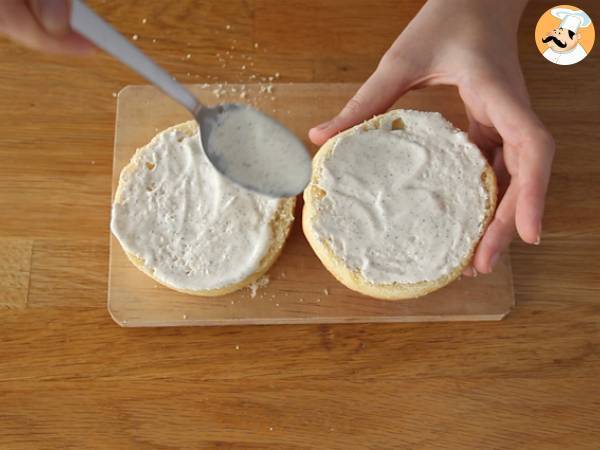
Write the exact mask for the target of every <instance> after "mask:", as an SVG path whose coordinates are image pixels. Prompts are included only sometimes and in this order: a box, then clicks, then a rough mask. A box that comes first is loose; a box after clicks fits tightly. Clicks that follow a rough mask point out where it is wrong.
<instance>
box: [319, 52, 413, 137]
mask: <svg viewBox="0 0 600 450" xmlns="http://www.w3.org/2000/svg"><path fill="white" fill-rule="evenodd" d="M409 88H410V82H409V78H408V76H407V74H405V73H397V72H396V70H393V68H392V67H389V66H388V64H385V63H380V64H379V66H378V67H377V70H375V72H373V74H372V75H371V76H370V77H369V79H368V80H367V81H366V82H365V84H363V85H362V86H361V87H360V89H359V90H358V91H357V92H356V94H354V97H352V98H351V99H350V101H349V102H348V103H347V104H346V106H344V108H343V109H342V110H341V111H340V113H339V114H338V115H337V116H335V117H334V118H333V119H331V120H329V121H327V122H324V123H322V124H320V125H318V126H316V127H314V128H311V129H310V131H309V132H308V137H309V138H310V140H311V141H312V142H313V143H314V144H316V145H322V144H323V143H324V142H325V141H326V140H327V139H329V138H330V137H331V136H333V135H335V134H336V133H337V132H339V131H342V130H345V129H346V128H349V127H351V126H353V125H356V124H358V123H360V122H362V121H364V120H366V119H370V118H371V117H373V116H374V115H375V114H379V113H382V112H384V111H386V110H387V109H388V108H389V107H390V106H392V105H393V104H394V102H395V101H396V100H397V99H398V97H400V96H401V95H402V94H403V93H404V92H406V91H407V90H408V89H409Z"/></svg>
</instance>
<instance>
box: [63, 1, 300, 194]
mask: <svg viewBox="0 0 600 450" xmlns="http://www.w3.org/2000/svg"><path fill="white" fill-rule="evenodd" d="M71 5H72V6H71V27H72V28H73V29H74V30H75V31H77V32H78V33H80V34H81V35H83V36H85V37H86V38H87V39H89V40H90V41H91V42H93V43H94V44H96V45H97V46H98V47H100V48H101V49H103V50H105V51H106V52H107V53H109V54H111V55H112V56H114V57H115V58H116V59H118V60H119V61H121V62H122V63H123V64H125V65H127V66H129V67H130V68H131V69H133V70H134V71H136V72H137V73H138V74H140V75H141V76H142V77H144V78H146V79H147V80H148V81H150V82H151V83H153V84H154V85H155V86H156V87H158V88H159V89H161V90H162V91H163V92H165V93H166V94H167V95H168V96H169V97H171V98H172V99H173V100H175V101H177V102H179V103H180V104H181V105H182V106H184V107H185V108H186V109H187V110H188V111H189V112H190V113H191V114H192V115H193V116H194V118H195V119H196V122H197V123H198V127H199V132H200V139H201V143H202V148H203V149H204V152H205V153H206V156H207V157H208V159H209V160H210V161H211V163H212V164H213V166H215V168H216V169H217V170H218V171H219V172H221V173H222V174H223V175H224V176H225V177H227V178H229V179H230V180H232V181H233V182H235V183H237V184H239V185H241V186H243V187H245V188H247V189H250V190H253V191H255V192H258V193H261V194H265V195H268V196H271V197H290V196H294V195H297V194H299V193H300V192H302V191H303V190H304V188H305V187H306V185H307V184H308V182H309V179H310V173H311V158H310V156H309V154H308V152H307V150H306V147H304V145H303V144H302V142H301V141H300V140H299V139H298V138H297V137H296V136H294V135H293V134H292V133H291V132H290V131H289V130H287V129H286V128H285V127H284V126H283V125H282V124H280V123H279V122H277V121H275V120H273V119H272V118H268V117H267V116H266V115H264V114H262V113H260V112H259V111H257V110H254V109H253V108H250V107H249V106H245V105H238V104H234V103H228V104H222V105H217V106H214V107H210V108H209V107H207V106H204V105H202V104H201V103H200V102H199V101H198V99H197V98H196V97H195V96H194V95H193V94H192V93H191V92H190V91H189V90H188V89H186V88H185V87H184V86H183V85H181V84H179V83H177V82H176V81H175V80H174V79H173V77H172V76H171V75H170V74H169V73H168V72H167V71H165V70H164V69H162V68H161V67H159V66H158V65H157V64H156V63H155V62H154V61H152V59H150V58H149V57H148V56H146V55H145V54H144V53H143V52H141V51H140V50H139V49H138V48H137V47H135V46H134V45H133V44H131V43H130V42H129V41H128V40H127V39H126V38H125V37H124V36H123V35H121V34H120V33H119V32H118V31H117V30H115V29H114V28H113V27H112V26H111V25H109V24H108V23H107V22H105V21H104V20H103V19H102V18H101V17H99V16H98V15H97V14H96V13H94V11H92V10H91V9H90V8H89V7H88V6H87V5H86V4H85V3H83V2H82V1H80V0H73V1H72V4H71ZM241 113H244V116H243V117H244V119H247V118H248V117H250V118H251V119H252V120H253V121H254V122H259V123H261V124H267V127H266V128H265V129H263V130H258V129H257V130H254V129H250V130H248V133H250V136H249V138H248V139H245V142H242V140H237V141H233V142H235V144H234V147H233V148H232V147H231V146H229V147H228V148H223V146H220V148H215V147H218V146H216V145H214V142H213V141H215V142H219V140H220V141H221V142H222V141H223V132H221V133H215V131H218V129H219V128H221V131H222V130H224V129H234V128H235V127H232V126H229V127H228V128H227V127H226V125H227V124H228V122H229V125H231V121H232V120H238V119H239V118H240V117H241ZM254 114H255V115H254ZM265 120H266V121H267V122H265ZM235 125H237V124H235ZM265 130H269V136H265ZM254 131H256V133H255V134H254V135H252V133H254ZM219 135H220V137H219V139H217V136H219ZM273 135H277V136H278V137H279V140H281V145H277V147H276V151H267V150H271V148H267V147H266V146H263V145H262V144H261V142H262V141H261V140H264V139H265V138H269V137H270V136H273ZM212 137H215V139H211V138H212ZM250 143H252V144H254V146H255V147H256V148H255V149H254V150H255V151H251V147H250ZM257 144H258V145H257ZM263 147H264V148H263ZM251 169H254V170H251Z"/></svg>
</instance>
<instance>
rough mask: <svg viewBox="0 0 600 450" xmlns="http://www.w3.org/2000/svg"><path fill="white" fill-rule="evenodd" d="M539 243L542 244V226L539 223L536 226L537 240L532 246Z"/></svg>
mask: <svg viewBox="0 0 600 450" xmlns="http://www.w3.org/2000/svg"><path fill="white" fill-rule="evenodd" d="M540 242H542V224H541V223H540V224H539V225H538V234H537V239H536V240H535V242H534V243H533V245H540Z"/></svg>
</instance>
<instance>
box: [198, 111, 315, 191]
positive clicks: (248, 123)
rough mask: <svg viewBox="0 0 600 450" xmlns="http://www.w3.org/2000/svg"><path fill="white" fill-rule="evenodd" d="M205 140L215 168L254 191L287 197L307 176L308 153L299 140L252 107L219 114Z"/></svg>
mask: <svg viewBox="0 0 600 450" xmlns="http://www.w3.org/2000/svg"><path fill="white" fill-rule="evenodd" d="M207 141H208V145H207V147H206V149H207V151H209V152H210V155H209V156H210V159H211V161H213V163H215V165H216V166H217V168H219V170H221V172H222V173H224V174H226V175H227V177H228V178H231V179H232V180H235V181H237V182H238V183H240V184H241V185H242V186H245V187H247V188H249V189H252V190H254V191H258V192H263V193H267V194H270V195H273V196H276V197H277V196H280V197H291V196H295V195H296V194H298V193H300V192H302V191H303V190H304V188H305V187H306V185H307V184H308V182H309V180H310V174H311V157H310V155H309V154H308V152H307V151H306V148H305V147H304V144H303V143H302V141H300V140H299V139H298V138H297V137H296V136H294V134H292V133H291V132H290V131H289V130H288V129H287V128H286V127H284V126H283V125H281V124H280V123H279V122H277V121H275V120H274V119H272V118H271V117H269V116H267V115H266V114H263V113H261V112H260V111H257V110H256V109H253V108H249V107H246V106H241V105H240V106H239V107H238V108H235V109H232V110H229V111H227V112H226V113H224V114H222V115H220V116H219V120H218V122H217V123H216V124H215V126H214V129H213V130H212V131H211V133H210V135H209V136H208V138H207Z"/></svg>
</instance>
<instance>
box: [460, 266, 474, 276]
mask: <svg viewBox="0 0 600 450" xmlns="http://www.w3.org/2000/svg"><path fill="white" fill-rule="evenodd" d="M463 274H464V275H465V276H466V277H476V276H477V269H475V267H473V266H470V267H467V268H466V269H465V270H464V271H463Z"/></svg>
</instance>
